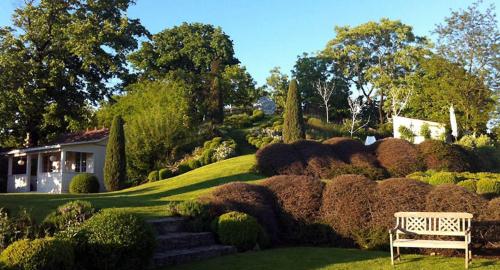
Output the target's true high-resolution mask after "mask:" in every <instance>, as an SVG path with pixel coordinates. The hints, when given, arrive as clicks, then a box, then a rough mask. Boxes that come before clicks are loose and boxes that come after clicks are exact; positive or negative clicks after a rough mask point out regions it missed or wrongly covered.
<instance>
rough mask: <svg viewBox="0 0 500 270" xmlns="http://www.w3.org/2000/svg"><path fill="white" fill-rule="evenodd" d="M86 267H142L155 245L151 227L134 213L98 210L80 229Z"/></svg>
mask: <svg viewBox="0 0 500 270" xmlns="http://www.w3.org/2000/svg"><path fill="white" fill-rule="evenodd" d="M81 232H82V233H83V235H84V237H83V239H85V244H84V246H85V255H84V256H83V257H82V258H78V259H79V260H81V261H82V263H83V264H84V265H85V266H86V269H103V270H104V269H144V268H145V267H146V266H148V265H149V263H150V261H151V257H152V256H153V251H154V248H155V245H156V239H155V236H154V233H153V230H152V229H151V227H150V226H149V225H148V224H147V223H146V222H144V221H143V220H142V219H140V218H139V217H137V216H135V215H131V214H127V213H125V212H123V211H119V210H114V209H112V210H106V211H102V212H99V213H98V214H96V215H94V216H93V217H92V218H90V219H89V220H87V221H86V222H85V223H84V224H83V227H82V231H81Z"/></svg>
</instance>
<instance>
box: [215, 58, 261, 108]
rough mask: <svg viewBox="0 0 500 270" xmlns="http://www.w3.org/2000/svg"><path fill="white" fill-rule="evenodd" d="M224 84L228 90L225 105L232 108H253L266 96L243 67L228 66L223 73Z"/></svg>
mask: <svg viewBox="0 0 500 270" xmlns="http://www.w3.org/2000/svg"><path fill="white" fill-rule="evenodd" d="M222 83H223V84H224V86H223V88H224V89H225V90H226V94H225V96H224V104H226V105H231V107H240V108H243V109H246V108H251V107H252V105H253V103H254V102H256V101H257V99H258V98H259V97H261V96H262V95H264V93H263V91H262V89H261V88H257V87H256V86H255V84H256V83H255V81H254V79H253V78H252V76H251V75H250V73H248V71H247V70H246V68H245V67H244V66H241V65H232V66H227V67H226V68H225V69H224V72H223V73H222Z"/></svg>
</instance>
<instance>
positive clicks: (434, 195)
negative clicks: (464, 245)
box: [425, 184, 487, 218]
mask: <svg viewBox="0 0 500 270" xmlns="http://www.w3.org/2000/svg"><path fill="white" fill-rule="evenodd" d="M486 206H487V201H486V200H485V199H483V198H481V197H480V196H479V195H477V194H474V193H472V192H470V191H468V190H466V189H465V188H463V187H460V186H457V185H452V184H443V185H439V186H437V187H435V188H434V189H433V190H432V191H431V192H429V194H427V198H426V202H425V210H426V211H431V212H467V213H471V214H474V216H475V217H476V218H477V217H481V216H483V214H484V210H485V209H486Z"/></svg>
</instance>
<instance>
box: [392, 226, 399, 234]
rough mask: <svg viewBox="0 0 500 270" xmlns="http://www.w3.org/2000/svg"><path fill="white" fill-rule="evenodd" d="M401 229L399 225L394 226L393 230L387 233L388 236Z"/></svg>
mask: <svg viewBox="0 0 500 270" xmlns="http://www.w3.org/2000/svg"><path fill="white" fill-rule="evenodd" d="M400 229H401V228H400V227H399V225H396V226H395V227H394V228H392V229H389V233H390V234H394V233H396V232H397V231H399V230H400Z"/></svg>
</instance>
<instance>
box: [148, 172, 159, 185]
mask: <svg viewBox="0 0 500 270" xmlns="http://www.w3.org/2000/svg"><path fill="white" fill-rule="evenodd" d="M148 180H149V182H156V181H158V180H160V174H159V173H158V171H156V170H155V171H152V172H150V173H149V174H148Z"/></svg>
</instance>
